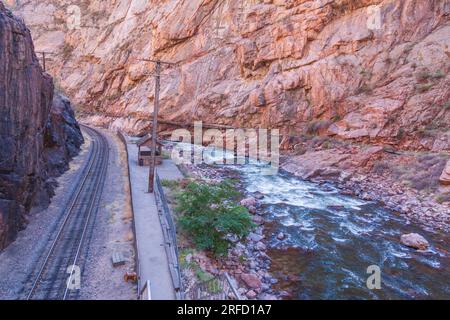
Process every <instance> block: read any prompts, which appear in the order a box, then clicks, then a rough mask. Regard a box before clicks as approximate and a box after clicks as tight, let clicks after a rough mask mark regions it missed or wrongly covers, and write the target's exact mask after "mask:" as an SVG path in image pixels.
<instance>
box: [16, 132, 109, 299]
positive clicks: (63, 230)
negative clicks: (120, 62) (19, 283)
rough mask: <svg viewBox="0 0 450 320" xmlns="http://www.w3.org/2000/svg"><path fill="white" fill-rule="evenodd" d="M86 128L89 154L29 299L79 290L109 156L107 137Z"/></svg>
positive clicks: (32, 280) (71, 295)
mask: <svg viewBox="0 0 450 320" xmlns="http://www.w3.org/2000/svg"><path fill="white" fill-rule="evenodd" d="M83 128H84V130H85V132H86V133H87V134H88V135H89V136H90V137H91V139H92V143H91V146H90V151H89V155H88V158H87V160H86V162H85V166H84V168H83V171H82V173H81V177H80V179H79V181H78V183H77V184H76V185H75V186H74V188H73V192H72V194H71V196H70V197H69V200H68V202H67V206H66V208H64V211H65V212H64V216H63V218H62V222H61V223H60V226H59V227H58V229H57V230H56V232H55V235H54V237H53V239H52V240H51V241H50V244H49V246H48V249H47V252H45V253H44V255H43V256H42V257H41V259H40V261H39V262H38V266H37V268H35V271H34V272H33V273H32V274H31V275H30V276H29V279H28V282H27V284H26V285H25V288H24V295H25V297H24V298H26V299H27V300H32V299H33V300H34V299H38V300H42V299H44V300H70V299H76V298H77V295H78V292H79V290H77V289H76V283H77V279H75V277H77V273H78V271H81V274H82V270H83V266H84V264H85V258H86V256H87V253H88V248H89V242H90V239H91V237H92V232H93V227H94V224H95V217H96V214H97V211H98V207H99V202H100V198H101V196H102V191H103V187H104V183H105V178H106V171H107V168H108V158H109V146H108V142H107V140H106V138H105V137H104V136H103V135H102V134H101V133H100V132H99V131H97V130H95V129H93V128H90V127H86V126H83ZM78 268H79V269H78ZM68 283H71V284H72V285H71V286H68Z"/></svg>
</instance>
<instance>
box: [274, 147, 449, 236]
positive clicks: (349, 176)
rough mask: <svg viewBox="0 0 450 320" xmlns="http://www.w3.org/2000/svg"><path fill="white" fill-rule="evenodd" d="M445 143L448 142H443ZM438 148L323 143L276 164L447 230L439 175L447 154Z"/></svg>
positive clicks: (446, 192)
mask: <svg viewBox="0 0 450 320" xmlns="http://www.w3.org/2000/svg"><path fill="white" fill-rule="evenodd" d="M446 148H448V147H446ZM446 148H444V149H443V150H441V151H440V152H401V151H400V152H397V151H395V150H392V149H389V148H386V147H380V146H362V145H359V146H358V145H339V146H336V145H333V146H331V147H330V146H328V145H327V146H326V147H325V146H324V142H322V144H319V145H316V146H315V147H311V146H310V147H309V149H308V150H307V151H305V149H303V150H302V151H299V152H297V153H299V154H296V152H290V153H287V154H286V155H284V156H283V158H282V161H281V168H282V169H283V170H286V171H287V172H289V173H291V174H293V175H295V176H297V177H299V178H300V179H304V180H307V181H312V182H315V183H320V184H323V183H329V182H331V183H333V184H334V185H335V186H336V187H338V188H339V189H340V191H341V192H342V193H343V194H346V195H353V196H356V197H358V198H360V199H362V200H366V201H375V202H379V203H381V204H382V205H384V206H386V207H387V208H389V209H391V210H393V211H395V212H398V213H400V214H403V215H405V216H406V217H407V218H408V219H410V220H413V221H415V222H417V223H420V224H422V225H424V227H426V228H429V229H438V230H444V231H446V232H448V231H449V230H450V186H444V185H441V184H440V183H439V177H440V175H441V173H442V171H443V170H444V168H445V165H446V163H447V161H448V159H450V153H449V152H447V151H446V150H447V149H446Z"/></svg>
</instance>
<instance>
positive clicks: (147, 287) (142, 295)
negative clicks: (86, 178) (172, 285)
mask: <svg viewBox="0 0 450 320" xmlns="http://www.w3.org/2000/svg"><path fill="white" fill-rule="evenodd" d="M145 289H147V292H148V293H147V299H143V297H144V293H145V292H146V291H145ZM139 299H140V300H152V290H151V287H150V280H147V281H145V284H144V286H143V287H142V289H141V291H140V292H139Z"/></svg>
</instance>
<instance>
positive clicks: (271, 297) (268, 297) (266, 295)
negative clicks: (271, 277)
mask: <svg viewBox="0 0 450 320" xmlns="http://www.w3.org/2000/svg"><path fill="white" fill-rule="evenodd" d="M259 299H260V300H278V298H277V297H276V296H274V295H273V294H269V293H262V294H260V295H259Z"/></svg>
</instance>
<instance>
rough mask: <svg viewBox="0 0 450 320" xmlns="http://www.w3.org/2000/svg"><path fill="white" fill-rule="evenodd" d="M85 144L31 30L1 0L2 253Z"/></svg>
mask: <svg viewBox="0 0 450 320" xmlns="http://www.w3.org/2000/svg"><path fill="white" fill-rule="evenodd" d="M82 142H83V137H82V135H81V132H80V129H79V127H78V124H77V123H76V121H75V119H74V117H73V111H71V106H70V103H68V102H67V101H66V100H65V98H63V97H61V96H60V95H55V96H54V87H53V81H52V78H51V76H50V75H48V74H46V73H44V72H43V70H42V68H41V66H40V64H39V61H38V59H37V57H36V55H35V53H34V47H33V43H32V39H31V34H30V31H29V30H28V29H27V27H26V26H25V24H24V23H23V22H22V21H21V20H20V19H18V18H16V17H15V16H13V14H12V13H11V12H10V11H9V10H6V9H5V7H4V5H3V4H2V3H1V2H0V250H1V249H2V248H3V247H5V246H6V245H7V244H8V243H10V242H11V241H13V240H14V238H15V236H16V234H17V232H18V231H19V230H20V229H22V228H24V227H25V225H26V221H27V215H28V214H29V213H30V210H32V208H42V207H44V206H45V205H47V204H48V202H49V199H50V197H51V196H52V194H53V190H54V187H55V180H54V179H53V178H52V177H54V176H56V175H58V174H60V173H62V172H63V171H64V170H66V169H68V161H69V159H70V158H71V157H72V156H74V155H75V154H76V153H77V151H78V149H79V147H80V145H81V144H82Z"/></svg>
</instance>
